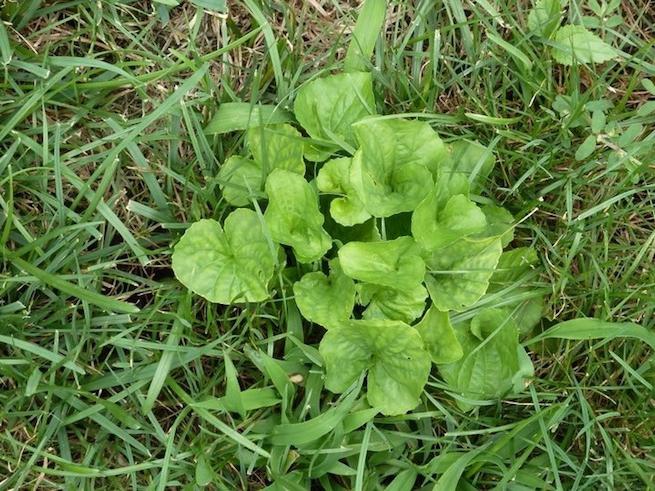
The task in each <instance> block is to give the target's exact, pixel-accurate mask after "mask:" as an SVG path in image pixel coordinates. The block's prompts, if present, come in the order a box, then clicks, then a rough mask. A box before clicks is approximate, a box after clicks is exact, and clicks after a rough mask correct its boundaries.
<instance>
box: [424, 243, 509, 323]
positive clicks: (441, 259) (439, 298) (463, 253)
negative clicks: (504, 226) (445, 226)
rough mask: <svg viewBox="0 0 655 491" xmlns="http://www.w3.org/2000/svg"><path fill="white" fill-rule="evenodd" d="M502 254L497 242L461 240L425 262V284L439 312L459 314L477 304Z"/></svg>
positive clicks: (440, 250) (500, 246)
mask: <svg viewBox="0 0 655 491" xmlns="http://www.w3.org/2000/svg"><path fill="white" fill-rule="evenodd" d="M502 252H503V248H502V244H501V241H500V239H494V238H484V239H477V238H476V239H472V238H463V239H461V240H459V241H457V242H456V243H454V244H452V245H450V246H448V247H443V248H441V249H437V250H436V251H434V252H432V253H431V254H430V256H429V257H428V258H427V259H426V264H427V268H428V274H427V275H426V279H425V283H426V286H427V288H428V292H429V293H430V298H431V299H432V302H434V304H435V305H436V307H437V308H438V309H439V310H443V311H448V310H456V311H458V312H461V311H462V310H464V309H466V308H467V307H469V306H471V305H473V304H474V303H475V302H477V301H478V300H479V299H480V298H481V297H482V295H484V294H485V292H486V291H487V288H488V286H489V278H491V275H492V274H493V271H494V269H495V267H496V264H498V259H499V258H500V255H501V254H502Z"/></svg>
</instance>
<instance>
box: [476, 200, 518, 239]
mask: <svg viewBox="0 0 655 491" xmlns="http://www.w3.org/2000/svg"><path fill="white" fill-rule="evenodd" d="M482 213H484V216H485V217H486V218H487V225H488V227H487V235H489V236H491V235H493V236H494V237H500V241H501V242H502V244H503V247H507V246H508V245H509V244H510V242H512V241H513V240H514V216H513V215H512V214H511V213H510V212H509V211H508V210H507V209H505V208H503V207H502V206H498V205H492V204H488V205H484V206H483V207H482Z"/></svg>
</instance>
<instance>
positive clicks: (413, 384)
mask: <svg viewBox="0 0 655 491" xmlns="http://www.w3.org/2000/svg"><path fill="white" fill-rule="evenodd" d="M319 351H320V353H321V356H322V357H323V360H324V361H325V367H326V370H327V377H326V380H325V386H326V387H327V388H328V389H329V390H331V391H332V392H343V391H344V390H346V389H347V388H348V387H349V386H350V385H351V384H352V383H353V382H354V381H355V380H356V379H357V378H358V377H359V375H360V374H361V373H362V371H364V370H367V369H368V384H367V385H368V401H369V403H370V404H371V406H373V407H374V408H376V409H379V410H380V412H382V414H385V415H395V414H403V413H406V412H407V411H410V410H412V409H414V408H415V407H416V406H417V405H418V403H419V398H420V395H421V392H422V391H423V387H424V386H425V384H426V382H427V379H428V375H429V373H430V356H429V355H428V353H427V351H425V348H424V347H423V341H422V339H421V336H420V335H419V334H418V332H417V331H416V329H414V328H413V327H410V326H408V325H407V324H405V323H403V322H397V321H385V320H364V321H348V322H345V323H343V325H342V326H340V327H337V328H334V329H330V330H329V331H328V332H327V333H326V334H325V336H324V337H323V339H322V340H321V344H320V347H319Z"/></svg>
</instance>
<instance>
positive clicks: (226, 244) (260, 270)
mask: <svg viewBox="0 0 655 491" xmlns="http://www.w3.org/2000/svg"><path fill="white" fill-rule="evenodd" d="M276 256H277V250H275V248H273V247H272V246H271V244H270V242H269V240H267V238H266V233H265V230H264V226H263V224H262V222H261V220H260V217H259V216H258V215H257V213H255V212H254V211H252V210H247V209H245V208H240V209H237V210H234V211H233V212H232V213H230V215H229V216H228V217H227V219H226V220H225V228H224V229H223V228H221V226H220V224H219V223H218V222H216V221H215V220H209V219H205V220H200V221H198V222H196V223H194V224H193V225H191V227H189V228H188V229H187V231H186V232H185V233H184V235H183V236H182V238H181V239H180V241H179V242H178V243H177V245H176V246H175V250H174V252H173V271H174V272H175V276H176V277H177V279H178V280H180V282H181V283H182V284H183V285H184V286H186V287H187V288H188V289H189V290H191V291H192V292H194V293H197V294H198V295H200V296H202V297H204V298H206V299H207V300H209V301H210V302H216V303H222V304H225V305H229V304H232V303H234V302H261V301H263V300H266V299H267V298H268V297H269V292H268V282H269V281H270V279H271V278H272V276H273V271H274V269H275V265H276Z"/></svg>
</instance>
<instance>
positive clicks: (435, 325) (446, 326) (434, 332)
mask: <svg viewBox="0 0 655 491" xmlns="http://www.w3.org/2000/svg"><path fill="white" fill-rule="evenodd" d="M416 330H417V331H418V333H419V334H420V335H421V337H422V338H423V343H424V344H425V349H427V350H428V353H430V358H432V362H433V363H453V362H455V361H457V360H459V359H460V358H461V357H462V355H463V351H462V346H461V345H460V344H459V341H458V340H457V336H456V335H455V331H454V330H453V326H452V325H451V324H450V317H449V316H448V312H441V311H440V310H438V309H437V308H436V307H434V306H432V307H430V308H429V309H428V311H427V312H426V313H425V315H424V316H423V318H422V319H421V321H420V322H419V323H418V324H416Z"/></svg>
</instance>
